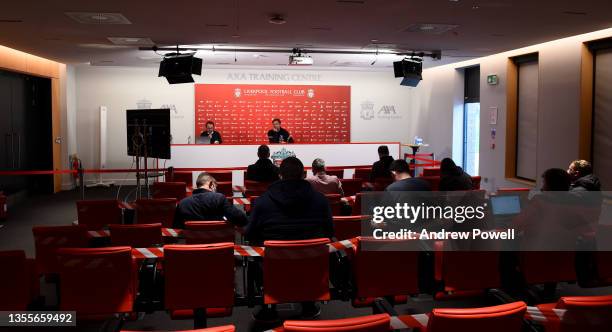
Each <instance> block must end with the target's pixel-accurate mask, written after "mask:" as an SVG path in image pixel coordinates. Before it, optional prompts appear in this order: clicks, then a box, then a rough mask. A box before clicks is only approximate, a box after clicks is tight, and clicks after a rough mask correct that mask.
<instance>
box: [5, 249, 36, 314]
mask: <svg viewBox="0 0 612 332" xmlns="http://www.w3.org/2000/svg"><path fill="white" fill-rule="evenodd" d="M0 266H2V273H0V294H1V295H0V310H5V311H6V310H20V311H24V310H27V306H28V303H29V302H30V280H31V277H30V275H29V273H28V267H27V263H26V256H25V252H24V251H23V250H11V251H0ZM29 272H30V273H31V272H33V271H29Z"/></svg>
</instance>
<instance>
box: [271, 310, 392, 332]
mask: <svg viewBox="0 0 612 332" xmlns="http://www.w3.org/2000/svg"><path fill="white" fill-rule="evenodd" d="M390 325H391V317H390V316H389V315H388V314H378V315H369V316H363V317H354V318H343V319H334V320H316V321H312V320H305V321H300V320H288V321H285V323H284V324H283V330H284V331H285V332H305V331H312V332H336V331H346V332H387V331H390V330H391V327H390Z"/></svg>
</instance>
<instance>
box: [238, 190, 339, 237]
mask: <svg viewBox="0 0 612 332" xmlns="http://www.w3.org/2000/svg"><path fill="white" fill-rule="evenodd" d="M333 235H334V226H333V222H332V213H331V208H330V206H329V202H328V201H327V198H325V196H324V195H323V194H321V193H319V192H316V191H315V190H313V189H312V186H311V185H310V183H308V182H307V181H306V180H281V181H277V182H275V183H273V184H272V185H270V187H269V188H268V191H266V192H265V193H264V194H263V195H261V196H260V197H259V198H257V200H256V201H255V204H254V205H253V209H252V210H251V215H250V221H249V224H248V225H247V227H246V236H247V239H248V240H249V241H251V243H253V244H262V243H263V241H265V240H304V239H314V238H321V237H322V238H331V237H332V236H333Z"/></svg>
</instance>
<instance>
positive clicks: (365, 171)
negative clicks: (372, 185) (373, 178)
mask: <svg viewBox="0 0 612 332" xmlns="http://www.w3.org/2000/svg"><path fill="white" fill-rule="evenodd" d="M370 174H372V167H367V168H355V173H353V179H361V180H362V181H370Z"/></svg>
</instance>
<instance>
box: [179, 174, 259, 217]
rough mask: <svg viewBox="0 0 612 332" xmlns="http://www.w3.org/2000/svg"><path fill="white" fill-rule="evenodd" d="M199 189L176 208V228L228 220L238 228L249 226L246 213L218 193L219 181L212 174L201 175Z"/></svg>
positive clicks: (198, 181)
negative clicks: (188, 224) (196, 223)
mask: <svg viewBox="0 0 612 332" xmlns="http://www.w3.org/2000/svg"><path fill="white" fill-rule="evenodd" d="M196 186H197V189H195V190H194V191H193V194H192V195H191V197H187V198H184V199H182V200H181V201H180V202H179V204H178V206H177V207H176V214H175V218H174V225H173V226H174V227H175V228H183V227H184V226H185V222H186V221H207V220H211V221H217V220H223V219H226V220H227V222H229V223H231V224H234V225H236V226H244V225H246V224H247V222H248V220H247V216H246V214H245V213H244V211H242V210H240V209H238V208H236V207H235V206H234V205H232V204H231V203H230V202H229V201H228V200H227V198H226V197H225V195H223V194H221V193H218V192H216V190H217V181H216V180H215V178H213V177H212V176H211V175H210V174H208V173H206V172H204V173H200V175H199V176H198V179H197V181H196Z"/></svg>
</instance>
